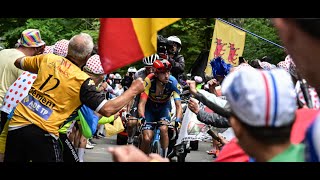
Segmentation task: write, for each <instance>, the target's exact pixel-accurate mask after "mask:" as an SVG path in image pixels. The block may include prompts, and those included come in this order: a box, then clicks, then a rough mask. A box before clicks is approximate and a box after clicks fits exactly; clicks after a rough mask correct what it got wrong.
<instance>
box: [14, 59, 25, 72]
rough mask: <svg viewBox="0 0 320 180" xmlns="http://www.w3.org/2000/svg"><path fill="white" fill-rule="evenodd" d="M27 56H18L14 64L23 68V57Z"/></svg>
mask: <svg viewBox="0 0 320 180" xmlns="http://www.w3.org/2000/svg"><path fill="white" fill-rule="evenodd" d="M24 57H25V56H23V57H21V58H18V59H16V61H15V62H14V65H15V66H16V67H17V68H19V69H22V70H23V67H22V66H21V63H22V62H23V61H22V59H23V58H24Z"/></svg>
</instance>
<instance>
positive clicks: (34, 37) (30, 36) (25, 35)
mask: <svg viewBox="0 0 320 180" xmlns="http://www.w3.org/2000/svg"><path fill="white" fill-rule="evenodd" d="M18 44H19V45H22V46H24V47H40V46H43V45H45V44H46V43H45V42H44V41H43V40H42V39H41V35H40V31H39V30H38V29H26V30H24V31H23V32H22V33H21V38H20V39H19V40H18Z"/></svg>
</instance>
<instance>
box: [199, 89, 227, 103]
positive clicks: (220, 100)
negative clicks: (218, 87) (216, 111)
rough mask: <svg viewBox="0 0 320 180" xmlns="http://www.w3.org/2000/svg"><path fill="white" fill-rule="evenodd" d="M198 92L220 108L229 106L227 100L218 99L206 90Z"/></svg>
mask: <svg viewBox="0 0 320 180" xmlns="http://www.w3.org/2000/svg"><path fill="white" fill-rule="evenodd" d="M198 92H199V93H200V94H203V95H204V96H205V97H206V98H207V99H208V100H210V101H211V102H213V103H215V104H217V105H218V106H220V107H225V106H226V104H227V101H226V100H224V99H221V98H219V97H217V96H216V95H215V94H212V93H209V92H208V91H206V90H203V89H198Z"/></svg>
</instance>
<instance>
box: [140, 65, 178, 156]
mask: <svg viewBox="0 0 320 180" xmlns="http://www.w3.org/2000/svg"><path fill="white" fill-rule="evenodd" d="M171 67H172V66H171V64H170V62H169V61H168V60H166V59H162V60H160V59H158V60H156V61H154V63H153V68H154V70H155V73H152V74H149V75H148V76H147V77H146V78H145V79H144V84H145V91H144V92H142V93H141V96H140V102H139V106H138V107H139V108H138V112H139V116H140V117H142V118H143V119H145V121H146V122H157V121H161V122H162V123H164V124H168V122H169V121H170V119H171V118H170V110H171V101H170V98H171V95H173V97H174V102H175V106H176V114H177V115H176V117H177V119H176V121H177V122H179V121H181V119H182V106H181V100H180V84H179V83H178V81H177V79H176V78H175V77H173V76H172V75H170V70H171ZM176 124H177V123H176ZM153 129H154V127H153V126H152V125H150V124H144V125H143V127H142V134H143V138H142V142H141V146H140V148H141V150H142V151H144V152H145V153H146V154H149V153H150V144H151V141H152V139H153V135H154V134H153ZM159 129H160V144H161V155H162V156H163V157H166V156H167V153H168V145H169V137H168V126H160V127H159Z"/></svg>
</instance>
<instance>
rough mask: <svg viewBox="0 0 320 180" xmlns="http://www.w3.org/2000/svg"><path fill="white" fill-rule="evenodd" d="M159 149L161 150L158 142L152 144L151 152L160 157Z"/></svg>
mask: <svg viewBox="0 0 320 180" xmlns="http://www.w3.org/2000/svg"><path fill="white" fill-rule="evenodd" d="M160 148H161V146H160V141H155V142H154V143H153V144H152V147H151V152H152V153H156V154H159V155H161V153H160Z"/></svg>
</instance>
